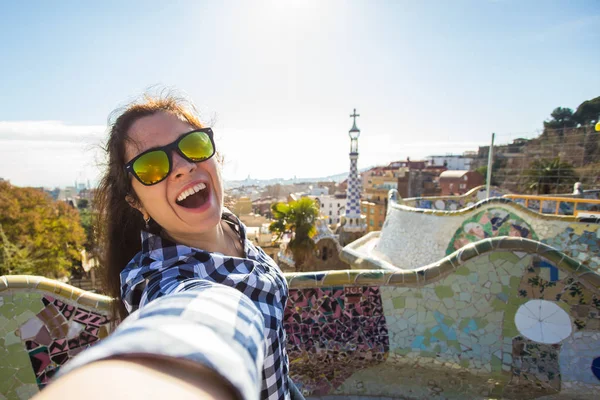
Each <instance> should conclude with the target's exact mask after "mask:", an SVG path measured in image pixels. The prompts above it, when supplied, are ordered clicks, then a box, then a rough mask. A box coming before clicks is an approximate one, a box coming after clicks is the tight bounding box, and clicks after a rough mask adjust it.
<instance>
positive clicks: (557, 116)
mask: <svg viewBox="0 0 600 400" xmlns="http://www.w3.org/2000/svg"><path fill="white" fill-rule="evenodd" d="M550 117H551V118H550V120H548V121H544V129H564V128H574V127H575V126H577V121H576V120H575V118H574V117H573V110H571V109H570V108H563V107H556V108H555V109H554V110H553V111H552V113H551V114H550Z"/></svg>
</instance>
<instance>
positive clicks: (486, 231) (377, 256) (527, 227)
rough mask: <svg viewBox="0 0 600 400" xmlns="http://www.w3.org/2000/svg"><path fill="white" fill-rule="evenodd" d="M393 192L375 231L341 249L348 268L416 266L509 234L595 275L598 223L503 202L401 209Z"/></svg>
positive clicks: (599, 261)
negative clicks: (562, 256)
mask: <svg viewBox="0 0 600 400" xmlns="http://www.w3.org/2000/svg"><path fill="white" fill-rule="evenodd" d="M393 194H394V193H393V191H392V193H391V198H390V201H389V203H388V204H389V207H388V212H387V215H386V218H385V223H384V225H383V228H382V230H381V232H370V233H368V234H366V235H365V236H363V237H362V238H360V239H359V240H357V241H355V242H353V243H351V244H350V245H348V246H346V247H345V248H344V250H343V252H342V254H341V256H342V259H344V260H346V262H349V263H352V264H353V268H364V269H376V268H389V269H392V270H395V269H398V268H400V269H413V268H419V267H422V266H424V265H428V264H431V263H435V262H436V261H437V260H439V259H441V258H442V257H444V256H447V255H450V254H452V253H453V252H455V251H456V250H458V249H460V248H462V247H463V246H465V245H468V244H469V243H474V242H477V241H479V240H483V239H488V238H494V237H501V236H511V237H520V238H525V239H531V240H536V241H540V242H542V243H545V244H548V245H550V246H551V247H554V248H555V249H557V250H560V251H562V252H564V253H565V254H566V255H568V256H570V257H572V258H575V259H576V260H577V261H579V262H580V263H582V264H584V265H586V266H588V267H589V268H591V269H592V270H594V271H596V272H598V273H600V224H598V223H586V222H580V221H579V220H578V219H577V218H576V217H573V216H562V215H545V214H540V213H537V212H535V211H532V210H530V209H528V208H525V207H524V206H522V205H520V204H517V203H515V202H513V201H512V200H510V199H506V198H492V199H488V200H482V201H480V202H478V203H476V204H475V205H472V206H470V207H467V208H463V209H460V210H456V211H439V210H429V209H422V208H412V207H407V206H404V205H402V204H401V203H398V202H397V201H396V200H395V199H394V196H393ZM357 258H358V259H361V260H363V262H362V263H360V265H359V264H356V262H353V261H352V259H357ZM379 261H383V263H381V262H379Z"/></svg>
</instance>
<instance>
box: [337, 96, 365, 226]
mask: <svg viewBox="0 0 600 400" xmlns="http://www.w3.org/2000/svg"><path fill="white" fill-rule="evenodd" d="M350 117H351V118H353V123H352V129H350V131H349V132H348V135H349V136H350V174H349V175H348V189H347V191H346V213H345V223H344V226H343V228H342V229H343V230H344V231H345V232H348V233H356V234H358V233H361V232H364V231H366V229H367V224H366V223H365V217H364V216H362V215H361V213H360V211H361V210H360V194H361V191H362V185H361V182H360V180H359V179H358V167H357V162H358V137H359V136H360V129H358V128H357V127H356V117H360V115H359V114H357V113H356V108H355V109H354V113H352V115H350ZM353 236H354V235H353Z"/></svg>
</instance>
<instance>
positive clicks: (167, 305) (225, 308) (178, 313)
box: [59, 280, 265, 400]
mask: <svg viewBox="0 0 600 400" xmlns="http://www.w3.org/2000/svg"><path fill="white" fill-rule="evenodd" d="M187 283H188V285H186V286H187V290H186V291H185V292H180V293H174V294H170V295H167V296H164V297H160V298H158V299H156V300H154V301H151V302H150V303H148V304H147V305H146V306H144V307H142V308H141V309H139V310H138V311H136V312H134V313H133V314H131V315H130V316H128V317H127V318H126V319H125V320H124V321H123V322H122V323H121V324H120V325H119V327H118V328H117V329H116V330H115V332H113V333H112V334H111V335H110V336H109V337H107V338H106V339H104V340H102V341H101V342H100V343H98V344H97V345H95V346H93V347H91V348H90V349H88V350H86V351H84V352H82V353H81V354H79V355H78V356H77V357H75V358H74V359H73V360H71V361H70V362H69V363H67V364H66V365H65V366H64V367H63V368H61V371H60V374H59V376H62V375H64V374H66V373H68V372H69V371H72V370H74V369H76V368H79V367H81V366H83V365H86V364H89V363H91V362H94V361H99V360H104V359H109V358H118V357H131V356H144V357H157V358H165V357H166V358H177V359H185V360H188V361H192V362H194V363H198V364H201V365H203V366H206V367H208V368H210V369H212V370H213V371H215V372H216V373H217V374H219V375H220V376H222V377H223V378H224V379H225V380H226V381H228V382H229V383H230V384H231V385H232V386H233V387H234V388H235V389H237V391H238V392H239V393H240V395H241V396H242V398H243V399H245V400H251V399H252V400H256V399H258V398H259V394H260V389H261V383H262V380H261V373H262V369H263V361H264V354H265V334H264V320H263V316H262V313H261V312H260V311H259V310H258V308H257V307H256V306H255V305H254V304H253V303H252V301H251V300H250V299H249V298H248V297H247V296H245V295H244V294H242V293H240V292H239V291H237V290H235V289H233V288H231V287H228V286H224V285H221V284H217V283H213V282H209V281H204V280H198V281H197V282H193V284H191V285H190V283H192V282H189V281H188V282H187ZM191 287H193V288H191Z"/></svg>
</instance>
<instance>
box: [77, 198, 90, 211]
mask: <svg viewBox="0 0 600 400" xmlns="http://www.w3.org/2000/svg"><path fill="white" fill-rule="evenodd" d="M89 205H90V201H89V200H88V199H79V200H77V208H79V209H80V210H82V209H86V208H88V207H89Z"/></svg>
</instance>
